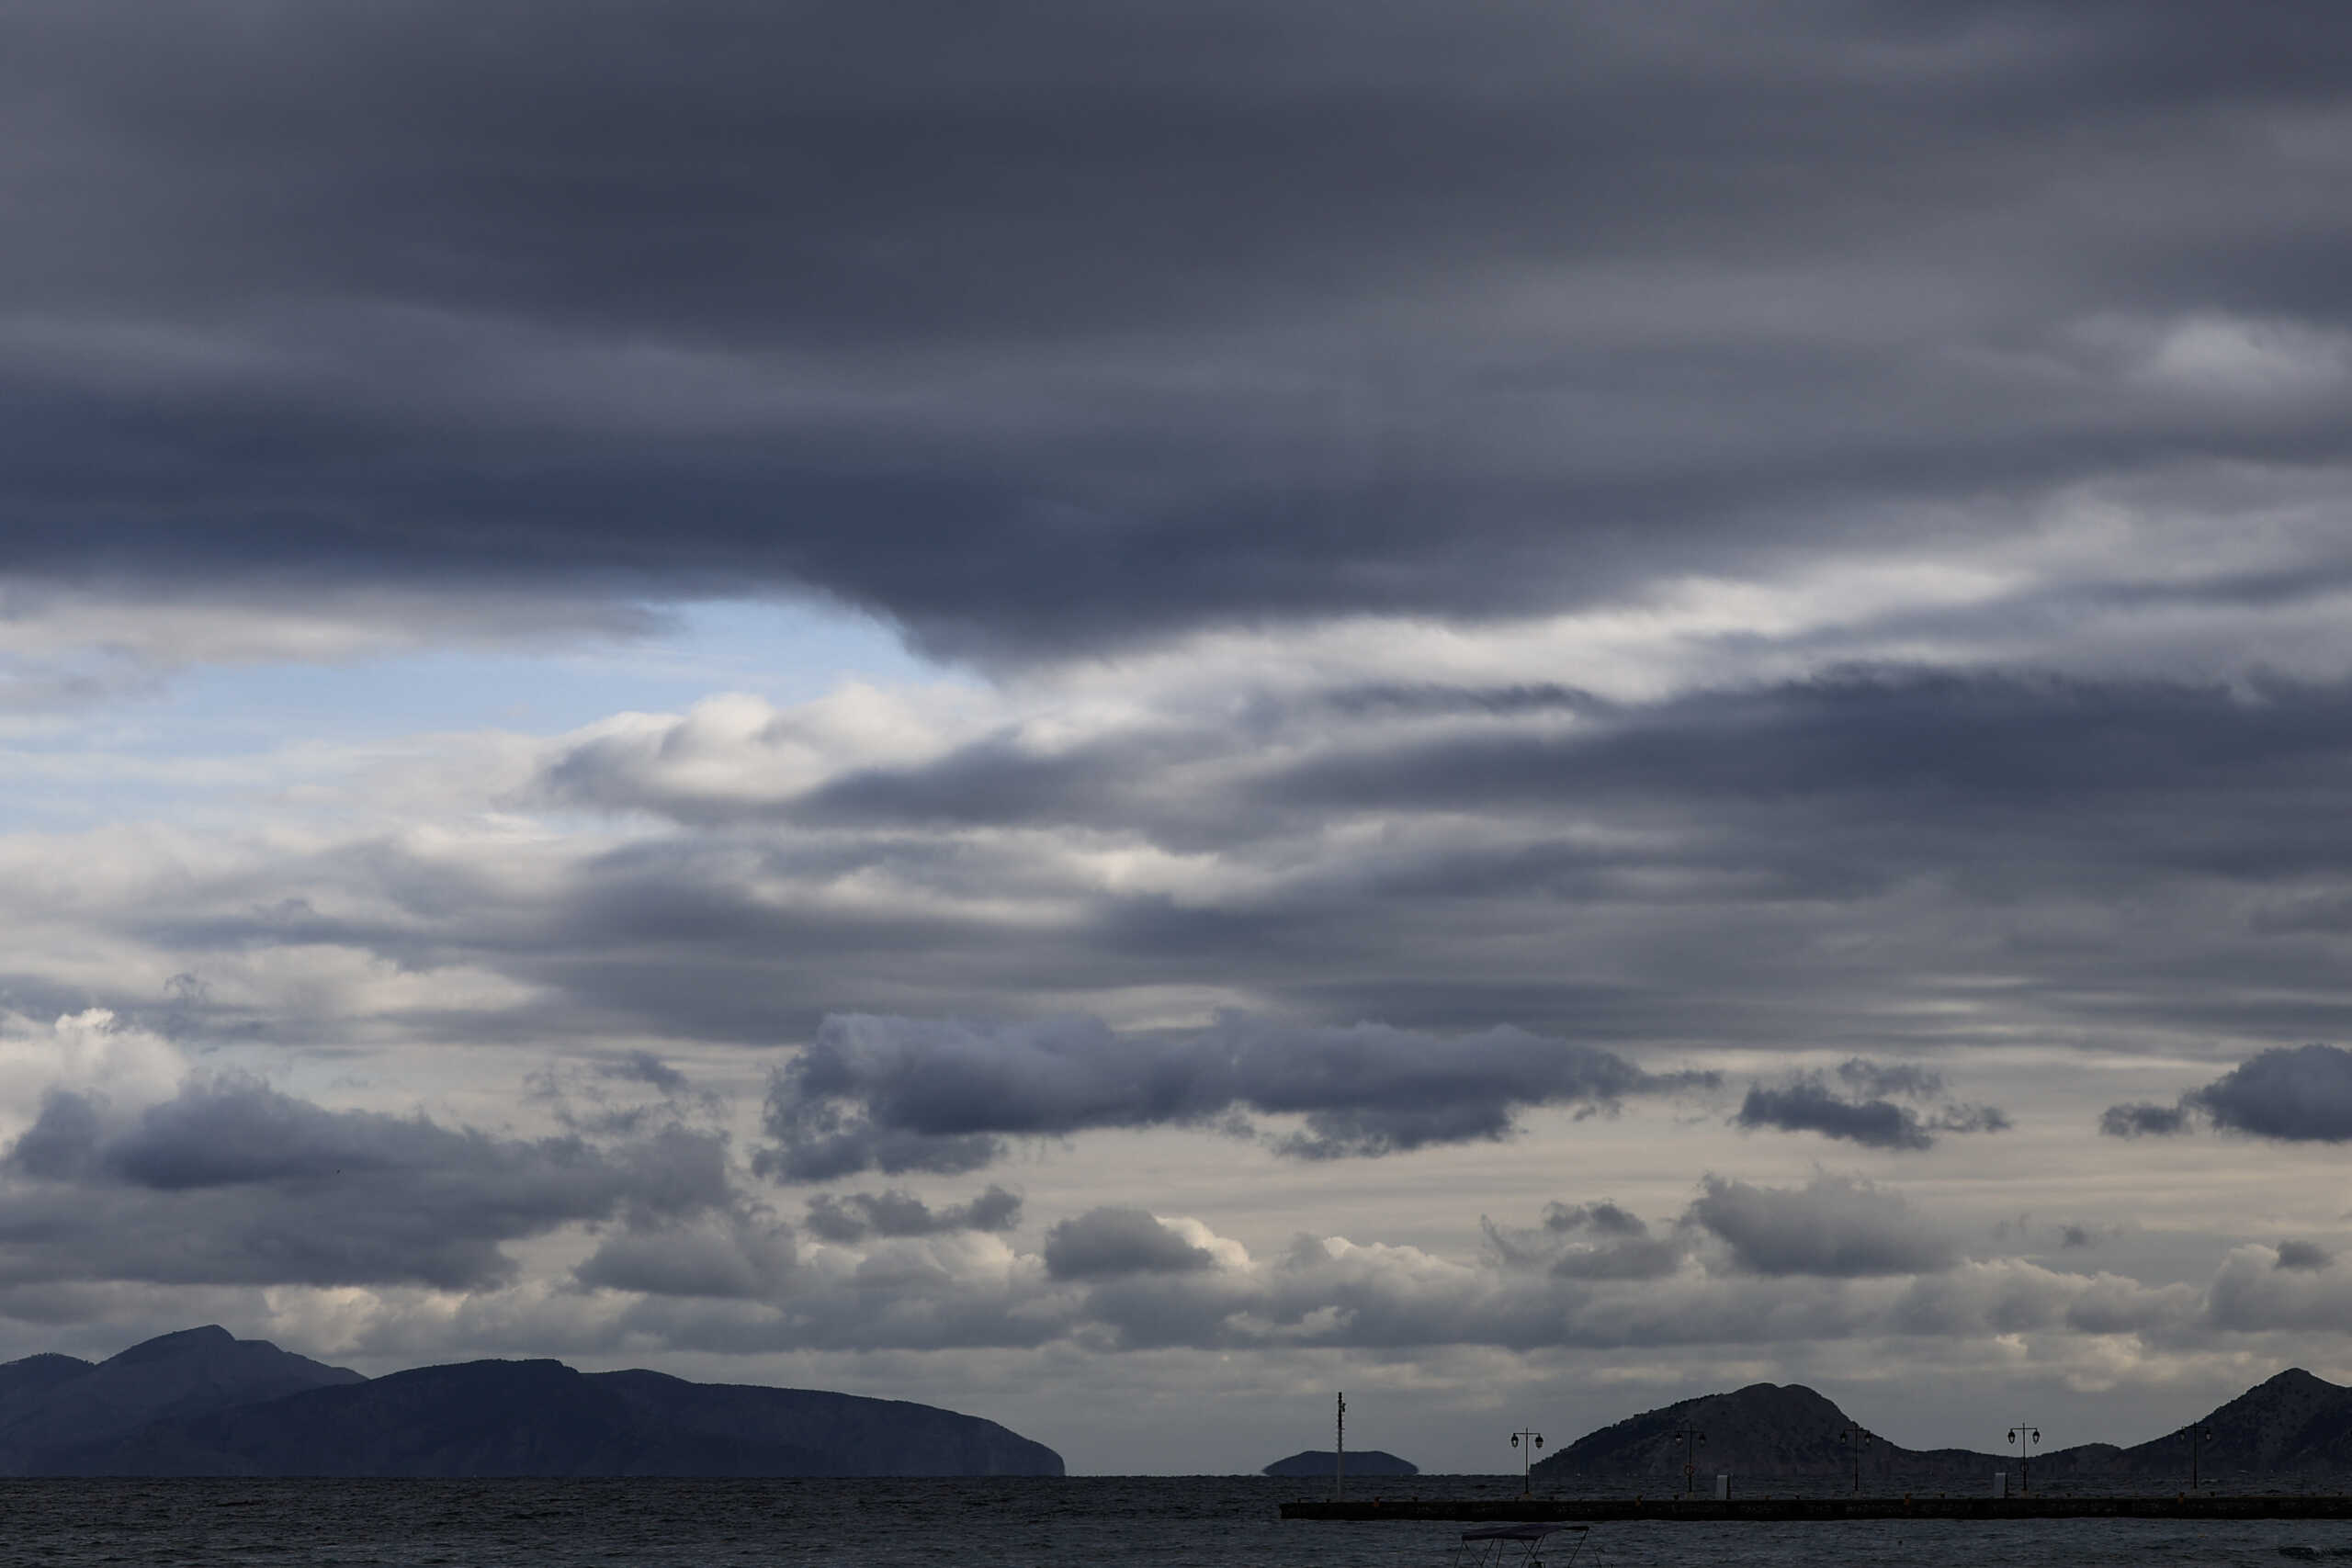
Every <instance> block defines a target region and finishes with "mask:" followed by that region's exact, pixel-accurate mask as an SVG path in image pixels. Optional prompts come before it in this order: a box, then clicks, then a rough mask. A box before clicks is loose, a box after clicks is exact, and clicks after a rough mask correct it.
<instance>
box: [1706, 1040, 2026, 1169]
mask: <svg viewBox="0 0 2352 1568" xmlns="http://www.w3.org/2000/svg"><path fill="white" fill-rule="evenodd" d="M1838 1078H1839V1079H1840V1080H1841V1081H1842V1082H1844V1083H1846V1084H1847V1085H1849V1086H1850V1087H1852V1088H1853V1089H1856V1090H1857V1091H1859V1092H1862V1093H1871V1092H1875V1093H1878V1094H1882V1095H1888V1094H1891V1095H1896V1096H1900V1097H1903V1098H1905V1099H1913V1100H1932V1099H1933V1098H1934V1097H1936V1096H1938V1095H1939V1094H1941V1093H1942V1092H1943V1087H1944V1080H1943V1077H1942V1075H1940V1074H1938V1073H1931V1072H1928V1071H1926V1070H1924V1069H1922V1068H1919V1067H1916V1066H1906V1065H1899V1064H1898V1065H1895V1066H1883V1065H1881V1064H1879V1063H1876V1062H1871V1061H1867V1060H1865V1059H1863V1058H1861V1057H1859V1056H1857V1057H1854V1058H1853V1059H1851V1060H1849V1061H1847V1062H1845V1063H1843V1064H1841V1065H1840V1066H1838ZM1732 1124H1733V1125H1734V1126H1736V1127H1741V1128H1745V1129H1747V1130H1749V1131H1754V1130H1756V1129H1758V1128H1764V1127H1770V1128H1774V1129H1777V1130H1779V1131H1781V1132H1783V1133H1819V1134H1822V1135H1823V1136H1824V1137H1828V1138H1842V1139H1845V1140H1847V1141H1849V1142H1851V1143H1857V1144H1860V1145H1864V1146H1865V1147H1869V1148H1879V1149H1925V1148H1932V1147H1933V1146H1934V1145H1935V1141H1936V1137H1935V1135H1936V1134H1938V1133H1998V1132H2003V1131H2006V1130H2007V1127H2008V1125H2009V1121H2008V1118H2007V1116H2006V1115H2004V1114H2003V1113H2002V1112H2001V1111H1998V1110H1996V1109H1995V1108H1994V1107H1992V1106H1989V1105H1961V1104H1957V1103H1953V1102H1951V1101H1946V1102H1945V1103H1943V1104H1942V1105H1940V1106H1937V1107H1934V1108H1933V1109H1932V1110H1931V1111H1930V1112H1929V1113H1928V1114H1927V1115H1924V1116H1923V1115H1922V1114H1921V1113H1920V1112H1919V1111H1917V1109H1915V1108H1914V1107H1912V1106H1909V1105H1899V1104H1897V1103H1895V1101H1894V1100H1885V1099H1878V1100H1852V1099H1845V1098H1841V1097H1840V1096H1839V1095H1838V1093H1837V1092H1836V1091H1835V1090H1833V1089H1830V1088H1829V1086H1828V1083H1827V1082H1826V1079H1825V1078H1824V1077H1822V1075H1820V1074H1818V1073H1798V1074H1795V1075H1793V1076H1792V1077H1790V1078H1789V1079H1788V1081H1787V1082H1785V1083H1781V1084H1777V1085H1771V1086H1767V1085H1764V1084H1751V1085H1749V1086H1748V1090H1747V1099H1746V1100H1743V1101H1741V1103H1740V1107H1739V1110H1738V1111H1737V1112H1736V1113H1735V1114H1734V1115H1733V1117H1732Z"/></svg>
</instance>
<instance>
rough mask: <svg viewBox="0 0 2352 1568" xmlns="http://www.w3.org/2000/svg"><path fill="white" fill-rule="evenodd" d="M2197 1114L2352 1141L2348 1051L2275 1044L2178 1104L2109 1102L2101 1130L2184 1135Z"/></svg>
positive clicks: (2258, 1128) (2303, 1139)
mask: <svg viewBox="0 0 2352 1568" xmlns="http://www.w3.org/2000/svg"><path fill="white" fill-rule="evenodd" d="M2200 1119H2201V1120H2203V1121H2207V1122H2211V1123H2212V1125H2213V1126H2215V1127H2216V1128H2219V1129H2220V1130H2222V1132H2226V1133H2245V1134H2250V1135H2252V1136H2254V1137H2257V1138H2275V1139H2278V1140H2279V1141H2280V1142H2282V1143H2324V1144H2340V1143H2344V1142H2346V1141H2347V1140H2352V1051H2346V1050H2344V1049H2343V1048H2342V1047H2340V1046H2335V1045H2299V1046H2293V1047H2288V1046H2278V1047H2274V1048H2272V1049H2271V1050H2267V1051H2264V1052H2261V1053H2259V1054H2257V1055H2254V1056H2250V1057H2248V1058H2247V1059H2246V1060H2245V1061H2244V1062H2241V1063H2239V1064H2238V1065H2237V1066H2234V1067H2233V1068H2231V1069H2230V1070H2229V1071H2228V1072H2226V1073H2224V1074H2222V1076H2221V1077H2218V1078H2216V1079H2214V1080H2213V1081H2212V1082H2211V1083H2210V1084H2207V1085H2206V1086H2205V1087H2204V1088H2203V1089H2191V1090H2190V1091H2189V1092H2188V1093H2187V1094H2184V1095H2182V1096H2181V1097H2180V1100H2179V1103H2178V1104H2177V1105H2172V1106H2162V1105H2112V1106H2109V1107H2108V1109H2107V1111H2106V1114H2105V1115H2103V1116H2102V1117H2101V1118H2100V1119H2099V1130H2100V1131H2101V1132H2103V1133H2106V1134H2109V1135H2110V1136H2114V1137H2138V1136H2141V1135H2143V1134H2173V1133H2184V1132H2187V1131H2188V1130H2189V1129H2190V1128H2191V1127H2193V1126H2195V1125H2196V1124H2197V1122H2199V1120H2200Z"/></svg>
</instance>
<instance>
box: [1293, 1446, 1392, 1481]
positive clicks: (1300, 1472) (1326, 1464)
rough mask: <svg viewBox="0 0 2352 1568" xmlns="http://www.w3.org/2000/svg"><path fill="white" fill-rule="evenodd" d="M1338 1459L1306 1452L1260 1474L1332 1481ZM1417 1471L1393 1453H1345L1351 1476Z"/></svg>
mask: <svg viewBox="0 0 2352 1568" xmlns="http://www.w3.org/2000/svg"><path fill="white" fill-rule="evenodd" d="M1337 1457H1338V1456H1337V1455H1335V1454H1333V1453H1332V1451H1331V1450H1329V1449H1308V1450H1306V1451H1304V1452H1302V1453H1295V1454H1293V1455H1291V1456H1290V1457H1289V1458H1288V1459H1278V1460H1276V1461H1274V1462H1273V1463H1272V1464H1270V1465H1268V1466H1267V1467H1266V1468H1265V1469H1264V1470H1262V1471H1261V1472H1259V1473H1260V1474H1261V1475H1273V1476H1283V1477H1288V1478H1293V1479H1296V1478H1302V1477H1320V1478H1322V1479H1323V1480H1326V1481H1328V1480H1329V1479H1330V1478H1331V1471H1332V1466H1333V1463H1334V1461H1335V1460H1336V1459H1337ZM1420 1472H1421V1467H1420V1466H1419V1465H1417V1464H1415V1463H1414V1462H1413V1461H1410V1460H1403V1459H1398V1458H1397V1456H1396V1455H1395V1454H1392V1453H1385V1452H1383V1451H1382V1450H1379V1449H1365V1450H1363V1452H1361V1453H1359V1452H1357V1451H1356V1450H1353V1449H1350V1450H1348V1473H1349V1474H1350V1475H1364V1476H1372V1475H1419V1474H1420Z"/></svg>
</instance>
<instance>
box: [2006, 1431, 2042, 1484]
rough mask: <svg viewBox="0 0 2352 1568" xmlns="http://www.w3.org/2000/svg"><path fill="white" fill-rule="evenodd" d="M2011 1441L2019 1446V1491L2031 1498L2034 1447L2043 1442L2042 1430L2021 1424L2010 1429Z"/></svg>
mask: <svg viewBox="0 0 2352 1568" xmlns="http://www.w3.org/2000/svg"><path fill="white" fill-rule="evenodd" d="M2009 1441H2011V1442H2013V1443H2015V1444H2016V1445H2017V1446H2018V1492H2019V1493H2020V1494H2022V1495H2027V1496H2030V1495H2032V1493H2033V1445H2034V1444H2036V1443H2038V1442H2040V1441H2041V1427H2030V1426H2027V1425H2026V1424H2025V1423H2023V1422H2019V1423H2018V1425H2016V1426H2014V1427H2010V1428H2009Z"/></svg>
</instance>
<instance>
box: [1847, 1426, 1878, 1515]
mask: <svg viewBox="0 0 2352 1568" xmlns="http://www.w3.org/2000/svg"><path fill="white" fill-rule="evenodd" d="M1841 1435H1842V1437H1843V1438H1844V1439H1845V1443H1846V1446H1847V1447H1848V1448H1849V1449H1851V1450H1854V1495H1855V1496H1857V1497H1859V1496H1860V1495H1862V1450H1864V1449H1866V1448H1869V1447H1870V1446H1871V1435H1870V1434H1869V1433H1868V1432H1865V1431H1864V1430H1862V1424H1861V1423H1860V1422H1859V1421H1849V1422H1847V1423H1846V1430H1845V1432H1844V1433H1843V1434H1841Z"/></svg>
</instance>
